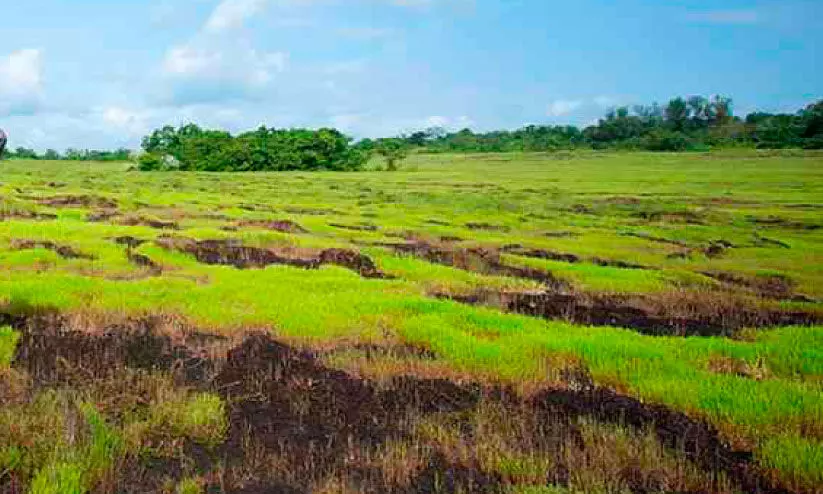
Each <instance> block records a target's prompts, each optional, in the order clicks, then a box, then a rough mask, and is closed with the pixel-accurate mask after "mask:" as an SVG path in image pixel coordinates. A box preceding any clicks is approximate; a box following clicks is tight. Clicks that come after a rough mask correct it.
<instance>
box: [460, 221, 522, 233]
mask: <svg viewBox="0 0 823 494" xmlns="http://www.w3.org/2000/svg"><path fill="white" fill-rule="evenodd" d="M466 228H468V229H469V230H482V231H487V232H508V231H510V230H511V228H509V227H507V226H503V225H492V224H491V223H482V222H479V223H466Z"/></svg>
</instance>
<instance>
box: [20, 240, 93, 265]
mask: <svg viewBox="0 0 823 494" xmlns="http://www.w3.org/2000/svg"><path fill="white" fill-rule="evenodd" d="M11 248H12V249H15V250H29V249H47V250H50V251H52V252H55V253H57V255H59V256H60V257H62V258H64V259H88V260H93V259H96V258H95V257H94V256H92V255H89V254H84V253H82V252H79V251H76V250H74V249H73V248H71V247H69V246H67V245H58V244H56V243H54V242H51V241H47V240H46V241H40V240H13V241H12V243H11Z"/></svg>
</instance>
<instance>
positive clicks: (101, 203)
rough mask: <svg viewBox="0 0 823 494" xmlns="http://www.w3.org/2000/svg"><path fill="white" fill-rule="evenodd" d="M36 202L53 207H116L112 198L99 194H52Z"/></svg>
mask: <svg viewBox="0 0 823 494" xmlns="http://www.w3.org/2000/svg"><path fill="white" fill-rule="evenodd" d="M37 202H39V203H40V204H43V205H45V206H51V207H53V208H89V207H96V208H104V209H116V208H117V202H116V201H115V200H114V199H109V198H108V197H101V196H91V195H62V196H54V197H49V198H46V199H40V200H38V201H37Z"/></svg>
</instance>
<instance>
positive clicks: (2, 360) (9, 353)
mask: <svg viewBox="0 0 823 494" xmlns="http://www.w3.org/2000/svg"><path fill="white" fill-rule="evenodd" d="M19 339H20V333H18V332H17V331H15V330H13V329H12V328H10V327H8V326H6V327H0V370H2V369H8V367H9V366H10V365H11V361H12V359H14V352H15V351H16V350H17V342H18V340H19Z"/></svg>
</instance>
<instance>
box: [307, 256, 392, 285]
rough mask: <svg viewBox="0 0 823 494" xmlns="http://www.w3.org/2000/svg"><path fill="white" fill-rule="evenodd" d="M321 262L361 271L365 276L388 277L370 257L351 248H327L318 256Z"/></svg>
mask: <svg viewBox="0 0 823 494" xmlns="http://www.w3.org/2000/svg"><path fill="white" fill-rule="evenodd" d="M318 260H319V262H320V263H321V264H335V265H337V266H343V267H346V268H349V269H351V270H352V271H356V272H358V273H360V276H362V277H364V278H378V279H379V278H387V276H386V275H385V274H384V273H382V272H380V270H379V269H377V266H376V265H375V264H374V261H372V260H371V258H370V257H368V256H365V255H363V254H361V253H359V252H356V251H353V250H349V249H326V250H324V251H323V252H321V253H320V257H319V258H318Z"/></svg>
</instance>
